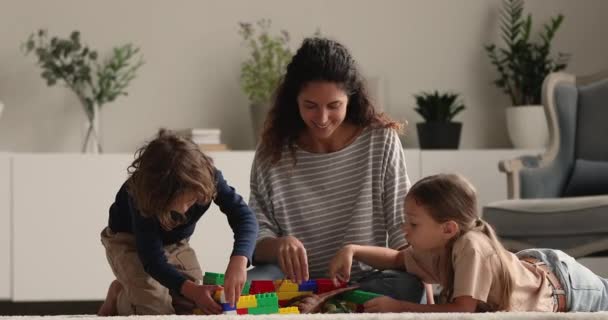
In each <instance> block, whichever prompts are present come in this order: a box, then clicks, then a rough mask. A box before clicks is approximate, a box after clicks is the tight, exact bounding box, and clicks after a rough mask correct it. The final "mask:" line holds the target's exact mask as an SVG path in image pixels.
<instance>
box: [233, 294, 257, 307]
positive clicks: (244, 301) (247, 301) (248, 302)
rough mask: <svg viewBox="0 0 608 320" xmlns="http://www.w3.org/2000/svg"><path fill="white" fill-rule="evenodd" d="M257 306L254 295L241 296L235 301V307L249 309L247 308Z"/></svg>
mask: <svg viewBox="0 0 608 320" xmlns="http://www.w3.org/2000/svg"><path fill="white" fill-rule="evenodd" d="M257 306H258V301H257V299H256V298H255V295H246V296H241V297H240V298H239V302H237V303H236V308H237V309H249V308H255V307H257Z"/></svg>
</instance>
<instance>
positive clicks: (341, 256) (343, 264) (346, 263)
mask: <svg viewBox="0 0 608 320" xmlns="http://www.w3.org/2000/svg"><path fill="white" fill-rule="evenodd" d="M354 255H355V246H354V245H350V244H349V245H346V246H344V247H342V249H340V250H339V251H338V252H337V253H336V254H335V255H334V257H333V258H332V259H331V261H330V262H329V278H330V279H331V280H332V281H333V282H334V285H336V286H339V284H340V282H342V283H344V282H348V281H349V280H350V269H351V267H352V265H353V256H354Z"/></svg>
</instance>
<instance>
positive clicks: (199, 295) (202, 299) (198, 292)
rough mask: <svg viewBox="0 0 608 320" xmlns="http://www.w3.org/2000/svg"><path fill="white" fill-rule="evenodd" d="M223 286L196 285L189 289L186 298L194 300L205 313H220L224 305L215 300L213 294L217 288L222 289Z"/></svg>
mask: <svg viewBox="0 0 608 320" xmlns="http://www.w3.org/2000/svg"><path fill="white" fill-rule="evenodd" d="M221 289H222V287H220V286H216V285H196V284H195V285H194V286H192V287H191V288H190V289H189V293H188V295H185V296H186V298H189V299H191V300H192V301H194V303H195V304H196V306H197V307H198V308H199V309H200V310H201V311H202V312H203V313H204V314H220V313H222V306H220V305H219V304H218V303H217V302H215V301H214V300H213V294H214V293H215V291H216V290H221Z"/></svg>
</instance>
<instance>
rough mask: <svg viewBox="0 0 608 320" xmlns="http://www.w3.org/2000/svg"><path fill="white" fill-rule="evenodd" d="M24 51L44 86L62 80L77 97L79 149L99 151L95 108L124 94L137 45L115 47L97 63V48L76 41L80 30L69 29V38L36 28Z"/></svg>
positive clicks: (135, 65)
mask: <svg viewBox="0 0 608 320" xmlns="http://www.w3.org/2000/svg"><path fill="white" fill-rule="evenodd" d="M24 51H25V54H26V55H28V54H29V53H33V54H35V55H36V57H37V58H38V61H37V64H38V65H39V66H40V68H42V73H41V76H42V78H43V79H44V80H45V81H46V84H47V85H48V86H54V85H55V84H58V83H62V84H63V85H64V86H66V87H68V88H69V89H70V90H72V91H73V92H74V93H75V94H76V96H77V97H78V100H79V102H80V104H81V105H82V107H83V109H84V112H85V114H86V117H87V132H86V135H85V139H84V143H83V145H82V152H90V153H100V152H102V147H101V140H100V137H99V112H100V110H101V108H102V107H103V106H104V105H105V104H107V103H110V102H113V101H114V100H116V98H118V97H119V96H122V95H124V96H126V95H127V92H126V88H127V86H128V85H129V83H130V82H131V80H133V79H134V78H135V74H136V71H137V70H138V69H139V67H141V66H142V64H143V60H142V56H141V55H140V54H139V48H137V47H134V46H133V45H132V44H125V45H122V46H118V47H115V48H114V49H113V50H112V55H111V56H110V57H109V58H108V59H106V60H105V61H104V62H103V63H99V62H98V60H97V58H98V54H97V51H96V50H93V49H91V48H89V46H88V45H86V44H83V43H82V42H81V41H80V32H78V31H73V32H72V33H71V34H70V36H69V38H60V37H51V38H49V35H48V33H47V31H46V30H39V31H38V32H37V33H33V34H31V35H30V36H29V38H28V39H27V41H26V42H25V44H24Z"/></svg>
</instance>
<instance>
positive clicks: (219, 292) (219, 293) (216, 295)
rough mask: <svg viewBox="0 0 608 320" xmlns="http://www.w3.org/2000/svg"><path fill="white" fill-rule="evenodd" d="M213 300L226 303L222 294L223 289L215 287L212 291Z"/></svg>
mask: <svg viewBox="0 0 608 320" xmlns="http://www.w3.org/2000/svg"><path fill="white" fill-rule="evenodd" d="M213 300H215V301H217V302H219V303H226V296H225V295H224V289H217V290H215V292H214V293H213Z"/></svg>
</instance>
